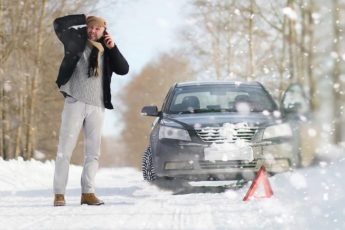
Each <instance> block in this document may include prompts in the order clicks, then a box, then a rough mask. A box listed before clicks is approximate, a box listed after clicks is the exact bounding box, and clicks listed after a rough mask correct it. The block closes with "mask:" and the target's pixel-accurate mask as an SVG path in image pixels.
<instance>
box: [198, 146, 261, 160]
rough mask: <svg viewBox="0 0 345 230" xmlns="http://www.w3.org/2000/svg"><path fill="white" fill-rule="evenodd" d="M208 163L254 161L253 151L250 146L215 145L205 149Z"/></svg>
mask: <svg viewBox="0 0 345 230" xmlns="http://www.w3.org/2000/svg"><path fill="white" fill-rule="evenodd" d="M204 155H205V160H206V161H233V160H242V161H249V162H250V161H253V160H254V154H253V149H252V147H250V146H249V145H237V144H233V143H225V144H213V145H211V146H210V147H207V148H205V149H204Z"/></svg>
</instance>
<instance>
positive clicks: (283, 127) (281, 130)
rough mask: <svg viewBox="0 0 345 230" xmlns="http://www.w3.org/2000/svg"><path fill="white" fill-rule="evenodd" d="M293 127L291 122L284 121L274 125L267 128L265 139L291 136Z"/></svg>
mask: <svg viewBox="0 0 345 230" xmlns="http://www.w3.org/2000/svg"><path fill="white" fill-rule="evenodd" d="M291 136H292V129H291V127H290V125H289V124H286V123H283V124H279V125H272V126H269V127H267V128H266V129H265V131H264V136H263V139H270V138H275V137H291Z"/></svg>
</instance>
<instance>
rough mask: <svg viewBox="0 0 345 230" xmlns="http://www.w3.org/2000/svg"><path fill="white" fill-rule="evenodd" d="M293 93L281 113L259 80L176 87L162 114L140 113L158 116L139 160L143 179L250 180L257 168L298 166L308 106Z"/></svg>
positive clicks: (146, 109) (271, 169)
mask: <svg viewBox="0 0 345 230" xmlns="http://www.w3.org/2000/svg"><path fill="white" fill-rule="evenodd" d="M296 90H297V91H298V88H297V87H295V88H293V89H292V90H291V92H292V93H290V94H289V95H285V99H286V100H287V101H288V102H286V103H285V104H284V103H283V105H282V107H283V109H279V107H278V105H277V104H276V102H275V101H274V100H273V98H272V96H271V95H270V94H269V93H268V92H267V90H266V89H265V88H264V87H263V86H262V85H261V84H260V83H257V82H186V83H178V84H175V85H174V86H172V87H171V89H170V90H169V92H168V94H167V96H166V98H165V100H164V103H163V105H162V109H161V111H159V110H158V108H157V106H145V107H143V109H142V115H146V116H157V119H156V120H155V122H154V124H153V128H152V130H151V134H150V142H149V145H148V147H147V149H146V151H145V153H144V156H143V161H142V172H143V176H144V179H145V180H148V181H152V180H156V179H158V178H160V179H174V178H180V179H187V180H209V179H221V180H234V179H245V180H250V179H252V178H253V177H254V174H255V172H256V171H258V169H259V168H260V167H261V165H265V167H266V169H267V171H268V172H271V173H277V172H284V171H286V170H289V169H291V167H297V166H299V165H300V164H301V156H300V141H299V135H298V133H299V132H300V130H299V127H300V123H301V122H302V120H303V119H300V118H301V115H300V114H306V113H305V111H302V110H306V108H307V106H308V104H307V102H305V101H303V100H299V99H298V98H300V99H301V96H297V97H296V95H295V94H296ZM291 95H292V96H291ZM294 95H295V96H294ZM302 96H303V95H302ZM292 97H296V98H297V99H293V100H292V99H291V98H292ZM302 99H303V98H302ZM305 120H306V119H305Z"/></svg>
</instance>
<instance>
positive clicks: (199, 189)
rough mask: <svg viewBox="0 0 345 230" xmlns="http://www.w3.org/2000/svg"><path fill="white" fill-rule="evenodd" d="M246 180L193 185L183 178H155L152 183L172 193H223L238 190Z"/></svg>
mask: <svg viewBox="0 0 345 230" xmlns="http://www.w3.org/2000/svg"><path fill="white" fill-rule="evenodd" d="M247 183H248V181H243V180H239V181H236V182H235V183H233V184H229V185H219V186H193V185H190V184H189V183H188V182H187V181H183V180H176V179H172V180H157V181H154V182H153V184H154V185H156V186H157V187H158V188H160V189H162V190H168V191H171V192H172V194H173V195H185V194H193V193H223V192H225V191H227V190H238V189H241V188H242V187H244V186H245V185H246V184H247Z"/></svg>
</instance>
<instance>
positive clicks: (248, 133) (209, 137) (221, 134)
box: [195, 126, 258, 143]
mask: <svg viewBox="0 0 345 230" xmlns="http://www.w3.org/2000/svg"><path fill="white" fill-rule="evenodd" d="M257 130H258V128H257V127H248V126H247V127H240V128H232V129H231V130H228V129H226V127H205V128H202V129H196V130H195V131H196V133H197V135H198V136H199V137H200V138H201V139H202V140H203V141H204V142H208V143H211V142H216V143H223V142H235V141H236V140H238V139H240V140H244V141H247V142H249V141H251V140H252V138H253V136H254V135H255V133H256V131H257Z"/></svg>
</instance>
